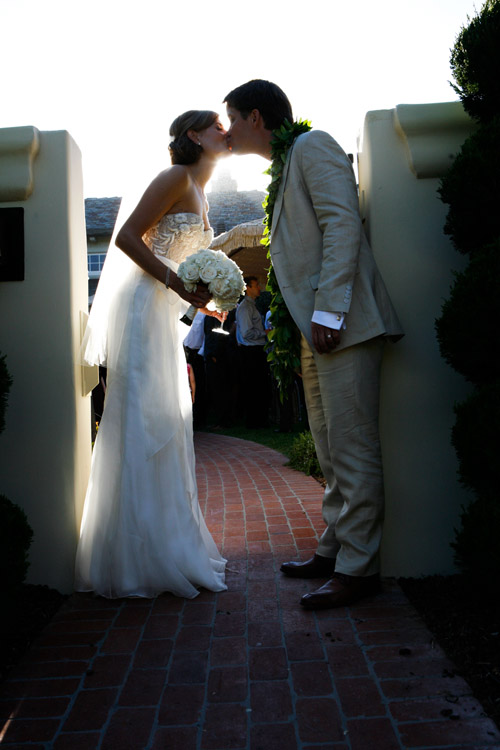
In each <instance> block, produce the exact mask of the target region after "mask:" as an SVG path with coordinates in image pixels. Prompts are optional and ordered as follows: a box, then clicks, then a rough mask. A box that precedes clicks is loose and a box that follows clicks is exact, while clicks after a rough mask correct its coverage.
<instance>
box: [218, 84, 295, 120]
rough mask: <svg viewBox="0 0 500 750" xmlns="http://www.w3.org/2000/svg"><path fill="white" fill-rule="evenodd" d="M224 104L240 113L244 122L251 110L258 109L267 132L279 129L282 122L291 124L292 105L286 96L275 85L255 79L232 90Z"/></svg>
mask: <svg viewBox="0 0 500 750" xmlns="http://www.w3.org/2000/svg"><path fill="white" fill-rule="evenodd" d="M224 103H225V104H227V105H228V106H229V107H233V108H234V109H237V110H238V112H240V114H241V116H242V117H243V119H244V120H246V119H247V117H248V115H249V114H250V112H251V111H252V110H253V109H258V110H259V112H260V114H261V115H262V119H263V120H264V126H265V127H266V128H267V129H268V130H274V129H275V128H279V126H280V125H281V124H282V123H283V120H288V121H289V122H293V114H292V105H291V104H290V102H289V100H288V97H287V95H286V94H285V92H284V91H282V90H281V89H280V87H279V86H277V85H276V84H275V83H271V81H263V80H262V79H260V78H255V79H254V80H253V81H248V83H244V84H243V85H242V86H238V88H236V89H233V90H232V91H230V92H229V94H228V95H227V96H226V98H225V99H224Z"/></svg>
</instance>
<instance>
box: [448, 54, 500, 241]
mask: <svg viewBox="0 0 500 750" xmlns="http://www.w3.org/2000/svg"><path fill="white" fill-rule="evenodd" d="M499 44H500V40H499ZM499 75H500V74H499ZM499 143H500V117H497V118H496V119H494V120H493V121H492V122H490V123H488V124H487V125H484V126H482V127H481V128H479V129H478V130H477V131H476V132H475V133H473V134H472V135H471V136H470V137H469V138H468V139H467V140H466V141H465V143H464V144H463V146H462V149H461V151H460V153H459V154H458V156H457V157H456V159H455V161H454V162H453V164H452V166H451V168H450V170H449V171H448V173H447V174H446V176H445V177H444V178H443V180H442V181H441V185H440V188H439V193H440V195H441V199H442V201H443V203H448V204H449V210H448V215H447V217H446V223H445V228H444V230H445V232H446V234H449V235H450V236H451V239H452V242H453V244H454V245H455V248H456V249H457V250H458V251H459V252H461V253H468V254H471V255H472V254H474V253H476V252H478V251H479V250H480V249H481V248H482V247H484V246H485V245H489V244H491V243H492V242H494V241H495V240H496V239H497V238H498V236H499V229H498V208H499V207H498V196H499V192H500V185H499V174H500V148H499V146H498V144H499Z"/></svg>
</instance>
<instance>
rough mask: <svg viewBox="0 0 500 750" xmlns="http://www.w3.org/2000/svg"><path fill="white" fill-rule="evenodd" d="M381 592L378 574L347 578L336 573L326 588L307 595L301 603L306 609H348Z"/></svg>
mask: <svg viewBox="0 0 500 750" xmlns="http://www.w3.org/2000/svg"><path fill="white" fill-rule="evenodd" d="M379 591H380V578H379V575H378V573H375V575H373V576H366V577H363V576H347V575H345V574H344V573H334V574H333V578H331V579H330V580H329V581H327V582H326V583H325V584H324V586H321V588H319V589H317V590H316V591H312V592H311V593H310V594H305V595H304V596H303V597H302V599H301V600H300V603H301V604H302V606H303V607H304V608H305V609H332V608H333V607H346V606H347V605H349V604H353V602H357V601H358V599H362V598H363V597H364V596H370V594H376V593H378V592H379Z"/></svg>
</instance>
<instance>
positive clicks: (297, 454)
mask: <svg viewBox="0 0 500 750" xmlns="http://www.w3.org/2000/svg"><path fill="white" fill-rule="evenodd" d="M288 465H289V466H291V467H292V469H297V471H302V472H304V474H307V475H308V476H311V475H312V476H315V477H317V476H321V467H320V465H319V461H318V457H317V455H316V448H315V446H314V440H313V438H312V435H311V433H310V432H309V431H307V432H301V433H300V434H299V435H297V437H296V438H295V440H294V441H293V443H292V447H291V449H290V461H289V464H288Z"/></svg>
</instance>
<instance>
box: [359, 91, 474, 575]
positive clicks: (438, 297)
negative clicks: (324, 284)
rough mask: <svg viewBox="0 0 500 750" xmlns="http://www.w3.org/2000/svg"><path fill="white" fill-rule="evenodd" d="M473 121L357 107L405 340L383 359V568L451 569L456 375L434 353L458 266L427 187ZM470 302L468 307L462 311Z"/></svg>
mask: <svg viewBox="0 0 500 750" xmlns="http://www.w3.org/2000/svg"><path fill="white" fill-rule="evenodd" d="M472 128H473V123H472V121H471V120H470V119H469V117H468V116H467V115H466V114H465V112H464V110H463V108H462V105H461V104H460V103H458V102H449V103H444V104H425V105H400V106H398V107H396V108H395V109H393V110H382V111H374V112H369V113H368V114H367V115H366V119H365V124H364V132H363V137H362V142H361V144H360V153H359V183H360V204H361V213H362V217H363V219H364V222H365V229H366V232H367V235H368V238H369V240H370V243H371V245H372V248H373V251H374V254H375V257H376V260H377V263H378V265H379V267H380V270H381V272H382V275H383V277H384V280H385V282H386V284H387V287H388V289H389V293H390V295H391V298H392V300H393V302H394V304H395V306H396V309H397V311H398V314H399V316H400V319H401V323H402V324H403V327H404V329H405V332H406V335H405V338H404V339H403V340H402V341H400V342H399V343H398V344H396V345H394V346H393V345H391V344H389V345H388V346H387V352H386V356H385V360H384V366H383V376H382V393H381V437H382V443H383V455H384V467H385V477H386V500H387V511H386V523H385V532H384V540H383V550H382V569H383V573H384V574H385V575H397V576H419V575H427V574H434V573H450V572H452V571H453V569H454V566H453V551H452V549H451V548H450V542H451V541H452V540H453V538H454V527H455V526H457V525H458V523H459V515H460V506H461V504H464V503H467V501H468V498H467V495H466V493H465V492H464V491H463V490H462V488H461V487H460V485H459V483H458V480H457V468H458V464H457V459H456V456H455V452H454V449H453V447H452V445H451V443H450V438H451V427H452V425H453V423H454V413H453V404H454V402H455V401H458V400H461V399H463V398H464V397H465V396H466V394H467V390H468V389H467V385H466V383H465V381H464V379H463V378H462V377H461V376H460V375H458V374H457V373H456V372H455V371H454V370H452V369H451V367H449V366H448V365H447V364H446V362H445V361H444V360H443V359H442V358H441V355H440V352H439V347H438V343H437V340H436V334H435V329H434V323H435V320H436V318H438V317H439V316H440V314H441V306H442V303H443V301H444V299H445V298H447V297H448V295H449V289H450V285H451V283H452V281H453V276H452V269H455V270H459V269H460V268H462V267H463V266H464V259H463V258H462V256H460V255H459V253H458V252H456V251H455V250H454V248H453V247H452V245H451V242H450V240H449V238H448V237H447V236H446V235H445V234H444V231H443V227H444V222H445V218H446V213H447V206H446V205H445V204H443V203H442V202H441V200H440V198H439V195H438V193H437V189H438V186H439V178H440V177H442V176H443V175H444V173H445V171H446V170H447V169H448V168H449V166H450V165H451V163H452V161H453V159H454V157H455V155H456V154H457V153H458V151H459V149H460V146H461V144H462V143H463V141H464V140H465V139H466V137H467V135H468V134H469V133H470V132H471V131H472ZM471 312H473V311H471Z"/></svg>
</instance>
